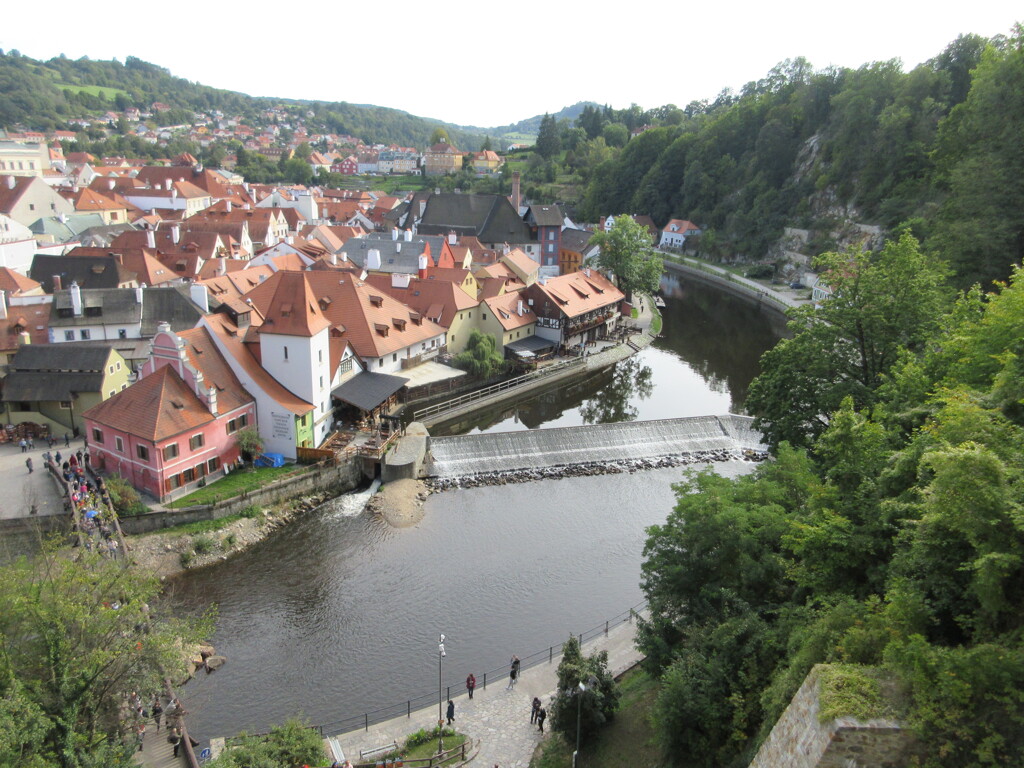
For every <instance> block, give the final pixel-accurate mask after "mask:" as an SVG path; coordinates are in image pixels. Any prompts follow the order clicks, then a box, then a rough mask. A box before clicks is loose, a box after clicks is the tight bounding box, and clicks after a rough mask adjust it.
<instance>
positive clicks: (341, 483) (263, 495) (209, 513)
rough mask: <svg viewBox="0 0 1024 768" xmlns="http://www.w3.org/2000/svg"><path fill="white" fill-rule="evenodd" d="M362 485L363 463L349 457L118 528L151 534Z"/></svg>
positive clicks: (123, 523) (140, 517)
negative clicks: (227, 496) (233, 496)
mask: <svg viewBox="0 0 1024 768" xmlns="http://www.w3.org/2000/svg"><path fill="white" fill-rule="evenodd" d="M362 482H363V467H362V459H360V458H358V457H352V458H350V459H348V460H343V461H341V462H339V463H338V464H337V465H336V466H328V467H318V468H316V469H312V470H310V471H309V472H304V473H302V474H301V475H295V476H293V477H288V478H285V479H283V480H278V481H275V482H273V483H269V484H267V485H265V486H263V487H262V488H257V489H256V490H253V491H248V492H247V493H243V494H242V495H241V496H236V497H235V498H232V499H225V500H224V501H220V502H217V503H216V504H205V505H202V506H196V507H184V508H182V509H169V510H166V511H157V512H148V513H146V514H143V515H136V516H135V517H122V518H121V528H122V529H124V532H125V533H132V534H139V533H152V532H153V531H159V530H161V529H163V528H170V527H171V526H174V525H181V524H183V523H194V522H197V521H199V520H216V519H218V518H221V517H227V516H228V515H235V514H238V513H239V512H241V511H242V510H243V509H246V508H247V507H251V506H257V507H266V506H270V505H272V504H276V503H278V502H281V501H284V500H285V499H289V498H294V497H296V496H303V495H307V494H313V493H322V492H325V493H331V494H340V493H345V492H346V491H351V490H353V489H354V488H357V487H358V486H359V485H360V484H361V483H362Z"/></svg>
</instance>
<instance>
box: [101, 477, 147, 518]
mask: <svg viewBox="0 0 1024 768" xmlns="http://www.w3.org/2000/svg"><path fill="white" fill-rule="evenodd" d="M104 484H105V485H106V486H107V493H109V494H110V501H111V503H112V504H113V505H114V511H115V512H117V514H118V515H124V516H129V517H130V516H132V515H140V514H142V513H144V512H148V511H149V507H147V506H146V505H145V504H144V503H143V502H142V498H141V497H140V496H139V492H138V491H136V490H135V489H134V488H132V486H131V485H129V483H128V481H127V480H125V479H124V478H123V477H121V476H120V475H111V476H110V477H108V478H106V479H105V480H104Z"/></svg>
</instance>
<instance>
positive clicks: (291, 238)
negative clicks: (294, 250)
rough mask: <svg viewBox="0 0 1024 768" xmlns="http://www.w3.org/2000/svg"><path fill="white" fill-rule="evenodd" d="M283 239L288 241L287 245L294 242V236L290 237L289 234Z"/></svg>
mask: <svg viewBox="0 0 1024 768" xmlns="http://www.w3.org/2000/svg"><path fill="white" fill-rule="evenodd" d="M284 241H285V242H286V243H288V245H292V244H293V243H294V242H295V238H294V237H292V236H291V235H288V237H286V238H285V239H284Z"/></svg>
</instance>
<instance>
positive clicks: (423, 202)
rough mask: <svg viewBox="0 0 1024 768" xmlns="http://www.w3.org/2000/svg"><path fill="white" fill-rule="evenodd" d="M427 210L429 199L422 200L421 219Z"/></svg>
mask: <svg viewBox="0 0 1024 768" xmlns="http://www.w3.org/2000/svg"><path fill="white" fill-rule="evenodd" d="M425 210H427V201H426V200H420V218H421V219H422V218H423V212H424V211H425Z"/></svg>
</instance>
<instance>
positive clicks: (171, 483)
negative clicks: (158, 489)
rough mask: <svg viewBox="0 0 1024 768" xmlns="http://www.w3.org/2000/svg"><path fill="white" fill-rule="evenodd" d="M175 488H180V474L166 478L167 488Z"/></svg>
mask: <svg viewBox="0 0 1024 768" xmlns="http://www.w3.org/2000/svg"><path fill="white" fill-rule="evenodd" d="M175 488H181V475H171V476H170V477H168V478H167V490H168V491H173V490H174V489H175Z"/></svg>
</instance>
